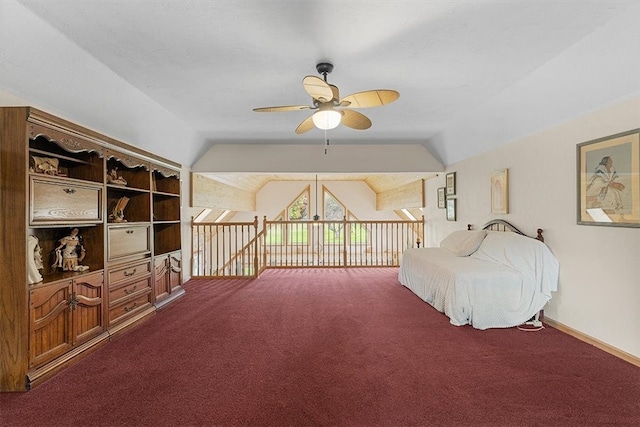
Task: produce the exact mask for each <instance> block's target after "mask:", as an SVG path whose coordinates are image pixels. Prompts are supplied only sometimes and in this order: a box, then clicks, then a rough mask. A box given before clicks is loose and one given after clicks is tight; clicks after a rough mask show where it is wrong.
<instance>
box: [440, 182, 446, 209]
mask: <svg viewBox="0 0 640 427" xmlns="http://www.w3.org/2000/svg"><path fill="white" fill-rule="evenodd" d="M444 191H445V188H444V187H440V188H438V209H444V208H446V207H447V206H446V201H447V199H446V197H445V195H444Z"/></svg>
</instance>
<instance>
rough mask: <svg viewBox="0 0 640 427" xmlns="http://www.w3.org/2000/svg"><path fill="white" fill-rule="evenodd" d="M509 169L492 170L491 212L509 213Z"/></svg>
mask: <svg viewBox="0 0 640 427" xmlns="http://www.w3.org/2000/svg"><path fill="white" fill-rule="evenodd" d="M508 172H509V169H500V170H498V171H494V172H491V213H492V214H508V213H509V174H508Z"/></svg>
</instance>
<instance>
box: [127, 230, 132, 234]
mask: <svg viewBox="0 0 640 427" xmlns="http://www.w3.org/2000/svg"><path fill="white" fill-rule="evenodd" d="M125 233H127V234H133V230H127V231H125Z"/></svg>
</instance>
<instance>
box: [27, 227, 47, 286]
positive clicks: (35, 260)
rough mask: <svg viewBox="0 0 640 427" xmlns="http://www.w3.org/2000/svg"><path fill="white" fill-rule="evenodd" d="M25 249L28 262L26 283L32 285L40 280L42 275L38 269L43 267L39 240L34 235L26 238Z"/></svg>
mask: <svg viewBox="0 0 640 427" xmlns="http://www.w3.org/2000/svg"><path fill="white" fill-rule="evenodd" d="M27 249H28V254H27V262H28V264H29V271H28V283H29V284H30V285H33V284H34V283H40V282H42V275H41V274H40V271H38V270H39V269H41V268H43V267H44V266H43V265H42V251H41V249H40V241H39V240H38V238H37V237H36V236H33V235H31V236H29V237H28V238H27Z"/></svg>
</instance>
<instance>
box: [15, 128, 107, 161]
mask: <svg viewBox="0 0 640 427" xmlns="http://www.w3.org/2000/svg"><path fill="white" fill-rule="evenodd" d="M27 133H28V134H29V138H30V139H36V138H37V137H39V136H42V137H44V138H46V139H47V141H49V142H54V143H55V144H56V145H58V146H59V147H60V148H62V149H63V150H65V151H67V152H69V153H82V152H96V153H97V154H98V155H99V156H100V157H104V154H105V148H104V147H102V146H100V145H98V144H96V143H93V142H90V141H87V140H85V139H83V138H79V137H77V136H72V135H69V134H67V133H65V132H62V131H59V130H55V129H51V128H49V127H46V126H42V125H38V124H34V123H29V124H28V126H27Z"/></svg>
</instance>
